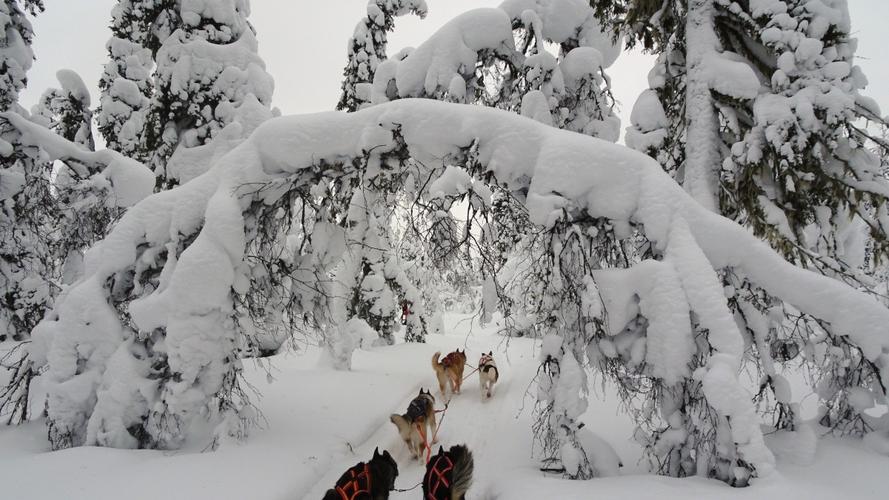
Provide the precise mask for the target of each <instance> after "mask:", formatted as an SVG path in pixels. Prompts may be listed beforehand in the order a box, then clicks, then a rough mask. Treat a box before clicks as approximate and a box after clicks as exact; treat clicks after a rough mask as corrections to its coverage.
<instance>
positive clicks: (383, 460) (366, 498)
mask: <svg viewBox="0 0 889 500" xmlns="http://www.w3.org/2000/svg"><path fill="white" fill-rule="evenodd" d="M396 477H398V464H396V463H395V460H394V459H393V458H392V455H390V454H389V452H388V451H386V450H383V454H382V455H381V454H380V449H379V448H375V449H374V456H373V458H372V459H370V462H367V463H364V462H358V463H357V464H355V465H354V466H353V467H352V468H350V469H349V470H347V471H346V472H344V473H343V475H342V476H340V478H339V480H338V481H337V482H336V486H334V487H333V488H332V489H329V490H327V493H325V494H324V499H323V500H386V499H388V498H389V492H390V491H392V490H394V489H395V478H396Z"/></svg>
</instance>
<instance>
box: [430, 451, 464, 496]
mask: <svg viewBox="0 0 889 500" xmlns="http://www.w3.org/2000/svg"><path fill="white" fill-rule="evenodd" d="M442 456H447V457H448V458H450V459H451V463H452V464H453V466H454V467H453V468H452V469H451V470H450V471H448V472H446V473H445V474H444V478H445V479H446V480H447V484H448V485H450V486H445V484H444V483H443V482H442V483H439V482H438V477H437V475H436V474H434V473H433V468H434V467H435V465H436V463H437V460H438V459H439V458H440V457H442ZM474 468H475V465H474V462H473V460H472V452H471V451H469V448H467V447H466V446H465V445H462V444H458V445H456V446H451V449H449V450H448V451H444V448H442V447H441V446H439V447H438V453H437V454H436V455H435V456H434V457H432V459H431V460H429V463H428V464H426V473H425V474H423V498H424V499H435V500H465V499H466V492H467V491H469V487H470V486H471V485H472V472H473V469H474ZM440 470H441V469H440ZM436 484H438V488H437V489H436V488H435V486H436ZM433 489H434V490H435V491H434V494H433V491H432V490H433Z"/></svg>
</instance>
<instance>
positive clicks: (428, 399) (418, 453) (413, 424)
mask: <svg viewBox="0 0 889 500" xmlns="http://www.w3.org/2000/svg"><path fill="white" fill-rule="evenodd" d="M389 420H390V421H391V422H392V423H393V424H395V427H397V428H398V434H400V435H401V439H403V440H404V442H405V444H407V448H408V449H409V450H411V455H412V456H413V457H414V458H421V459H422V458H423V446H424V445H426V444H430V445H431V444H432V443H429V440H431V439H433V437H434V436H435V397H434V396H432V393H430V392H429V391H424V390H423V389H422V388H421V389H420V392H419V393H418V394H417V397H415V398H414V399H412V400H411V402H410V404H409V405H408V406H407V412H405V414H404V415H399V414H397V413H393V414H392V415H390V416H389ZM427 428H428V430H427Z"/></svg>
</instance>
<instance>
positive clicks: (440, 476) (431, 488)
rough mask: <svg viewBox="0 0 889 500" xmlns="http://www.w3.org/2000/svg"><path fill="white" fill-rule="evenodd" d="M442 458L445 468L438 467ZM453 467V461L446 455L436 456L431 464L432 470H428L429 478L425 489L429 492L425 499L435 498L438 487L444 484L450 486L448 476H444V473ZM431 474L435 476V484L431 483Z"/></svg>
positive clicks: (433, 499)
mask: <svg viewBox="0 0 889 500" xmlns="http://www.w3.org/2000/svg"><path fill="white" fill-rule="evenodd" d="M442 460H445V461H446V462H447V463H446V464H445V468H444V469H443V470H442V469H439V467H438V466H439V464H440V463H441V461H442ZM453 468H454V462H452V461H451V457H449V456H447V455H442V456H440V457H438V459H437V460H436V461H435V463H434V464H433V465H432V470H431V471H430V474H429V478H428V480H427V482H426V490H427V491H428V492H429V494H428V495H427V499H426V500H437V499H438V497H436V496H435V494H436V493H437V492H438V487H439V486H441V485H442V484H444V487H445V488H450V487H451V483H450V482H449V481H448V478H446V477H445V474H447V473H448V472H450V471H451V469H453ZM433 475H434V476H435V484H434V485H433V484H432V479H433Z"/></svg>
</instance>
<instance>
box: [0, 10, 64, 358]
mask: <svg viewBox="0 0 889 500" xmlns="http://www.w3.org/2000/svg"><path fill="white" fill-rule="evenodd" d="M42 10H43V2H42V1H39V0H26V1H15V0H6V1H4V2H2V3H0V111H3V112H7V111H12V112H23V113H24V110H22V109H21V107H20V106H19V105H18V95H19V91H21V90H22V89H23V88H24V87H25V84H26V82H27V78H26V74H27V71H28V70H29V69H30V68H31V64H32V62H33V60H34V55H33V52H32V51H31V39H32V37H33V31H32V29H31V23H30V21H29V20H28V18H27V15H28V14H30V15H35V14H36V13H37V12H38V11H42ZM18 144H19V134H18V132H17V131H16V130H14V129H13V127H10V126H8V125H6V124H5V123H4V124H0V146H2V151H0V238H2V241H3V242H4V244H3V250H2V251H0V297H3V298H2V299H0V342H2V341H4V340H7V339H15V340H21V339H24V338H25V337H27V336H28V334H29V332H30V330H31V328H32V327H33V326H34V325H35V324H36V322H37V321H39V319H40V318H41V317H42V316H43V313H44V312H45V308H46V307H47V306H48V305H49V301H50V299H51V296H52V294H53V290H52V287H53V284H52V283H50V282H47V281H45V280H43V279H42V278H41V277H44V276H46V275H47V273H46V272H42V271H44V270H45V269H46V265H47V262H48V261H49V260H50V259H47V258H46V256H47V255H50V253H51V248H50V245H49V244H47V243H44V242H45V241H46V240H44V239H43V238H42V237H41V236H44V233H45V232H47V231H48V230H47V222H48V221H51V220H52V218H53V213H52V204H51V203H49V202H48V200H49V195H50V193H49V190H48V179H49V172H48V170H47V168H46V165H45V163H44V162H43V161H42V160H41V159H40V158H39V157H38V154H37V151H35V150H23V149H22V148H20V147H17V146H18ZM4 364H5V363H4Z"/></svg>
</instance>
